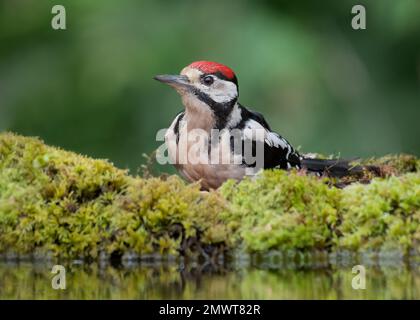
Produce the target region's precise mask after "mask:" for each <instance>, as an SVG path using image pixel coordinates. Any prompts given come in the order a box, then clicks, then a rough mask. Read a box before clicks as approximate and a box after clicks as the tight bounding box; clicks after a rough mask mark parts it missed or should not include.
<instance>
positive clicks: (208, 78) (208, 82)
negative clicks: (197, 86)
mask: <svg viewBox="0 0 420 320" xmlns="http://www.w3.org/2000/svg"><path fill="white" fill-rule="evenodd" d="M202 82H203V83H204V84H205V85H206V86H210V85H211V84H213V82H214V79H213V77H212V76H205V77H204V78H203V80H202Z"/></svg>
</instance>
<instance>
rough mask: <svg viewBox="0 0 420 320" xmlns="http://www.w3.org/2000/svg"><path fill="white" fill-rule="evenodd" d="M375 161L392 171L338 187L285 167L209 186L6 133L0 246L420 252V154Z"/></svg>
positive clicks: (43, 250) (0, 168) (96, 250)
mask: <svg viewBox="0 0 420 320" xmlns="http://www.w3.org/2000/svg"><path fill="white" fill-rule="evenodd" d="M369 162H370V163H376V164H380V166H381V168H383V169H384V170H383V172H386V177H384V178H375V179H373V180H372V181H371V183H369V184H361V183H353V184H351V185H350V186H347V187H345V188H343V189H338V188H335V187H331V183H329V182H330V181H327V180H326V178H322V179H320V178H317V177H313V176H307V175H305V174H303V173H302V172H285V171H280V170H277V171H265V172H263V173H262V174H261V175H259V176H258V177H256V178H254V179H245V180H244V181H242V182H241V183H239V184H237V183H234V182H233V181H229V182H227V183H225V185H224V186H222V188H221V189H220V190H218V191H212V192H201V191H200V188H199V186H198V185H196V184H192V185H188V184H186V183H185V182H183V181H182V180H181V179H180V178H178V177H177V176H171V177H169V178H166V179H162V178H148V179H145V178H142V177H133V176H130V175H128V173H127V172H126V171H124V170H120V169H117V168H115V167H114V166H113V165H112V164H110V163H109V162H107V161H105V160H93V159H89V158H86V157H83V156H80V155H77V154H75V153H71V152H66V151H63V150H60V149H57V148H53V147H49V146H46V145H45V144H43V143H42V141H40V140H38V139H35V138H26V137H21V136H17V135H13V134H10V133H4V134H0V253H11V252H13V253H17V254H37V255H38V254H51V255H54V256H59V257H68V258H76V257H77V258H79V257H84V258H93V259H95V258H98V257H99V256H100V255H103V256H111V257H120V256H121V255H122V254H125V253H134V254H139V255H143V256H144V255H148V254H152V253H158V254H170V255H178V254H182V255H188V256H191V255H193V256H194V255H200V256H205V257H212V256H213V257H214V256H217V255H218V254H219V253H225V252H229V251H230V250H233V249H235V248H240V249H241V250H247V251H250V252H267V251H269V250H272V249H275V250H285V249H299V250H312V249H317V250H318V249H322V250H325V249H326V250H337V249H342V248H345V249H352V250H359V249H383V248H393V249H395V248H397V249H400V250H402V251H403V252H408V251H411V252H413V251H414V252H418V251H419V248H420V173H419V169H420V161H419V160H417V159H416V158H415V157H412V156H398V157H386V158H381V159H377V160H369ZM410 249H411V250H410Z"/></svg>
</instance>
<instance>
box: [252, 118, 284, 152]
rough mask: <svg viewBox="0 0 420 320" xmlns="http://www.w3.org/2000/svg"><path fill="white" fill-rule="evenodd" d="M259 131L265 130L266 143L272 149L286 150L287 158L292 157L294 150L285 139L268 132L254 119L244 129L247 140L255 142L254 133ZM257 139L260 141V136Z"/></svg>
mask: <svg viewBox="0 0 420 320" xmlns="http://www.w3.org/2000/svg"><path fill="white" fill-rule="evenodd" d="M257 130H264V131H263V132H264V135H263V137H264V142H265V143H266V144H267V145H269V146H270V147H275V148H281V149H286V150H287V157H288V156H289V155H290V153H291V152H292V148H291V146H290V144H289V143H288V142H287V141H286V140H285V139H283V138H282V137H280V136H279V135H278V134H277V133H275V132H272V131H269V130H267V129H266V128H264V127H263V126H262V125H261V124H260V123H259V122H257V121H255V120H253V119H251V120H248V121H247V122H246V124H245V128H244V136H245V138H247V139H253V140H255V138H256V135H255V134H254V131H257ZM257 139H258V135H257ZM258 140H259V139H258Z"/></svg>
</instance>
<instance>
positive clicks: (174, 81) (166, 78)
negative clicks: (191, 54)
mask: <svg viewBox="0 0 420 320" xmlns="http://www.w3.org/2000/svg"><path fill="white" fill-rule="evenodd" d="M154 79H155V80H157V81H160V82H163V83H166V84H168V85H170V86H171V87H174V88H188V87H190V86H191V85H190V81H189V80H188V77H187V76H183V75H170V74H162V75H158V76H155V77H154Z"/></svg>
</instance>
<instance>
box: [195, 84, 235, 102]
mask: <svg viewBox="0 0 420 320" xmlns="http://www.w3.org/2000/svg"><path fill="white" fill-rule="evenodd" d="M216 81H217V82H215V83H214V85H213V86H210V87H208V86H205V85H203V84H200V86H199V88H200V90H201V91H203V92H205V93H206V94H208V95H209V97H210V98H211V99H212V100H214V101H216V102H218V103H223V102H228V101H231V100H232V99H234V98H236V97H237V96H238V90H237V89H236V85H235V84H234V83H232V82H230V81H225V80H216Z"/></svg>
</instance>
